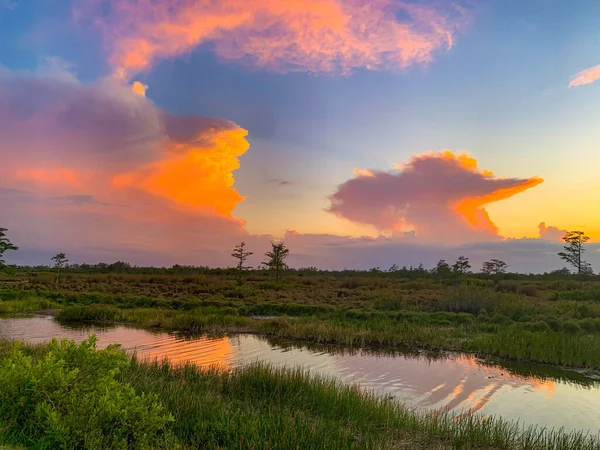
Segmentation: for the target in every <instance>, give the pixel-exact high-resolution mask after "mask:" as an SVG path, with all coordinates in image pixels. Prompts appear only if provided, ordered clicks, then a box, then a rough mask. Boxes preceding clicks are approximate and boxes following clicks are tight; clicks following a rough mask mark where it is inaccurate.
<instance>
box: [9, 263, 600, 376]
mask: <svg viewBox="0 0 600 450" xmlns="http://www.w3.org/2000/svg"><path fill="white" fill-rule="evenodd" d="M215 273H216V272H215ZM577 286H578V284H577V282H575V281H574V280H570V279H565V280H562V279H558V280H556V279H546V278H543V277H542V278H539V277H537V278H536V277H528V278H526V279H518V278H517V279H505V280H500V281H494V280H491V279H485V278H480V277H472V278H467V279H465V280H462V282H461V283H460V284H456V283H455V281H452V283H448V282H447V280H444V279H436V278H434V277H431V276H424V277H423V278H402V277H397V276H393V274H385V273H374V274H349V275H346V274H337V275H336V274H321V273H319V272H314V273H309V272H307V273H302V272H298V273H296V274H295V275H293V276H292V275H287V276H286V277H285V278H284V281H283V282H282V283H279V284H277V283H274V282H273V281H272V280H271V279H269V277H268V274H266V273H261V272H257V273H249V274H248V277H247V279H246V281H245V282H244V283H243V284H240V283H238V280H237V279H236V277H235V275H228V274H227V273H225V272H224V273H220V272H219V274H216V275H211V274H210V272H209V273H204V274H200V275H165V274H157V275H140V274H137V275H128V274H94V275H85V274H70V273H64V274H63V277H62V279H61V284H60V286H59V287H58V288H57V287H56V285H55V283H54V278H53V277H52V274H44V273H35V272H34V273H31V274H28V275H27V277H24V276H22V277H14V278H12V279H10V280H9V281H3V282H0V312H5V313H6V312H20V311H32V310H39V309H44V308H57V307H59V308H62V311H61V312H60V314H59V316H58V317H59V318H60V319H61V320H64V321H69V322H85V321H96V322H97V321H100V322H110V321H115V322H125V323H135V324H139V325H141V326H145V327H150V328H156V329H164V330H170V331H181V332H188V333H199V332H208V331H218V332H224V331H233V332H254V333H258V334H262V335H266V336H272V337H280V338H285V339H291V340H298V341H304V342H314V343H324V344H335V345H342V346H350V347H364V346H368V347H376V348H413V349H432V350H456V351H466V352H474V353H477V354H479V355H482V356H493V357H499V358H504V359H507V360H509V359H510V360H515V361H531V362H542V363H548V364H557V365H567V366H573V367H586V368H593V369H600V357H599V356H598V355H600V352H599V351H598V350H599V349H600V302H598V301H597V300H596V299H597V293H598V292H600V282H598V281H587V282H586V283H585V284H584V290H579V289H577ZM256 315H261V316H281V317H280V318H278V319H274V320H267V321H264V320H254V319H252V317H253V316H256Z"/></svg>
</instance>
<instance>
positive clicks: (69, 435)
mask: <svg viewBox="0 0 600 450" xmlns="http://www.w3.org/2000/svg"><path fill="white" fill-rule="evenodd" d="M128 364H129V360H128V359H127V356H126V355H125V354H124V353H122V352H121V351H119V350H118V349H117V348H116V347H115V346H111V347H108V348H107V349H105V350H96V339H95V337H94V336H92V337H91V338H90V339H89V340H87V341H84V342H82V343H81V344H80V345H76V344H75V343H74V342H73V341H67V340H64V341H62V342H58V341H56V340H53V341H52V342H51V343H50V344H49V345H48V347H47V351H46V352H45V354H44V355H43V356H41V357H40V358H36V359H34V358H33V357H32V356H31V355H28V354H27V351H26V350H25V349H24V348H23V347H22V345H21V344H20V343H16V344H14V345H13V348H12V349H11V351H10V353H9V354H8V355H7V356H6V357H5V358H3V359H2V360H1V362H0V423H2V425H3V426H2V428H1V429H0V436H1V437H2V440H4V441H6V442H8V443H11V444H17V445H27V446H33V447H36V448H89V449H96V448H122V449H125V448H148V447H149V446H153V447H156V446H164V445H165V444H166V436H167V435H166V433H165V431H166V427H167V425H168V424H169V422H171V421H172V420H173V419H172V417H171V415H170V414H168V413H166V412H165V411H164V409H163V407H162V406H161V405H160V404H159V402H158V400H157V397H156V396H155V395H144V394H142V395H138V394H136V393H135V391H134V389H133V388H132V387H130V386H129V385H126V384H121V383H119V382H118V381H117V380H116V378H115V377H116V375H117V374H118V373H119V371H120V370H122V369H124V368H125V367H126V366H127V365H128ZM161 444H162V445H161Z"/></svg>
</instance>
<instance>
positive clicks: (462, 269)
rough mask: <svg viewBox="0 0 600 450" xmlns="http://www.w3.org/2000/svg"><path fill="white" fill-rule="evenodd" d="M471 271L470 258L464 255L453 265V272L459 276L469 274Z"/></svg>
mask: <svg viewBox="0 0 600 450" xmlns="http://www.w3.org/2000/svg"><path fill="white" fill-rule="evenodd" d="M470 269H471V264H470V263H469V258H467V257H466V256H463V255H460V256H459V257H458V259H457V260H456V262H455V263H454V264H453V265H452V272H454V273H456V274H459V275H464V274H466V273H469V270H470Z"/></svg>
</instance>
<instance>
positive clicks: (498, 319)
mask: <svg viewBox="0 0 600 450" xmlns="http://www.w3.org/2000/svg"><path fill="white" fill-rule="evenodd" d="M492 322H493V323H497V324H509V323H511V322H512V320H511V318H510V317H506V316H503V315H502V314H494V316H493V317H492Z"/></svg>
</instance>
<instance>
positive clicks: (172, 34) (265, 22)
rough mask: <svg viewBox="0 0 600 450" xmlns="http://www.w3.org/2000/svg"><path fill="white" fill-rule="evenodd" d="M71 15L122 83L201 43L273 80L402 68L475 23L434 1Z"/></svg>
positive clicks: (87, 10)
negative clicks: (101, 45) (95, 35)
mask: <svg viewBox="0 0 600 450" xmlns="http://www.w3.org/2000/svg"><path fill="white" fill-rule="evenodd" d="M74 16H75V18H76V19H77V20H78V21H79V22H80V23H82V24H89V25H92V26H97V27H100V29H101V30H102V32H103V35H104V37H105V39H106V41H107V45H108V47H109V48H110V49H111V56H110V61H111V63H112V65H113V67H114V68H115V69H116V70H117V71H118V72H119V73H121V74H123V75H124V76H126V77H129V76H131V75H133V74H135V73H138V72H140V71H143V70H146V69H148V68H149V67H150V66H151V65H152V63H153V62H154V61H156V60H158V59H162V58H170V57H175V56H178V55H181V54H185V53H188V52H190V51H192V50H193V49H195V48H196V47H198V46H200V45H202V44H211V48H213V49H214V51H215V52H216V53H217V54H218V55H219V56H220V57H221V58H223V59H227V60H236V61H240V62H242V63H248V64H251V65H253V66H256V67H262V68H266V69H268V70H272V71H275V72H290V71H308V72H343V73H348V72H350V71H352V70H353V69H357V68H366V69H371V70H374V69H404V68H406V67H408V66H410V65H413V64H421V63H428V62H430V61H431V60H432V59H433V55H434V53H435V52H436V51H437V50H440V49H449V48H451V47H452V46H453V45H454V41H455V35H456V33H457V32H458V31H459V30H460V29H461V28H463V27H464V26H465V25H466V24H467V23H468V22H469V13H468V11H467V10H466V9H465V8H462V7H460V6H459V5H455V4H448V3H446V2H441V1H439V2H434V1H429V0H428V1H425V2H415V1H409V0H404V1H403V0H222V1H212V0H174V1H163V0H108V1H107V0H96V1H90V0H79V1H77V2H76V3H75V6H74ZM90 17H93V18H94V19H93V20H91V21H90V19H89V18H90Z"/></svg>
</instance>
